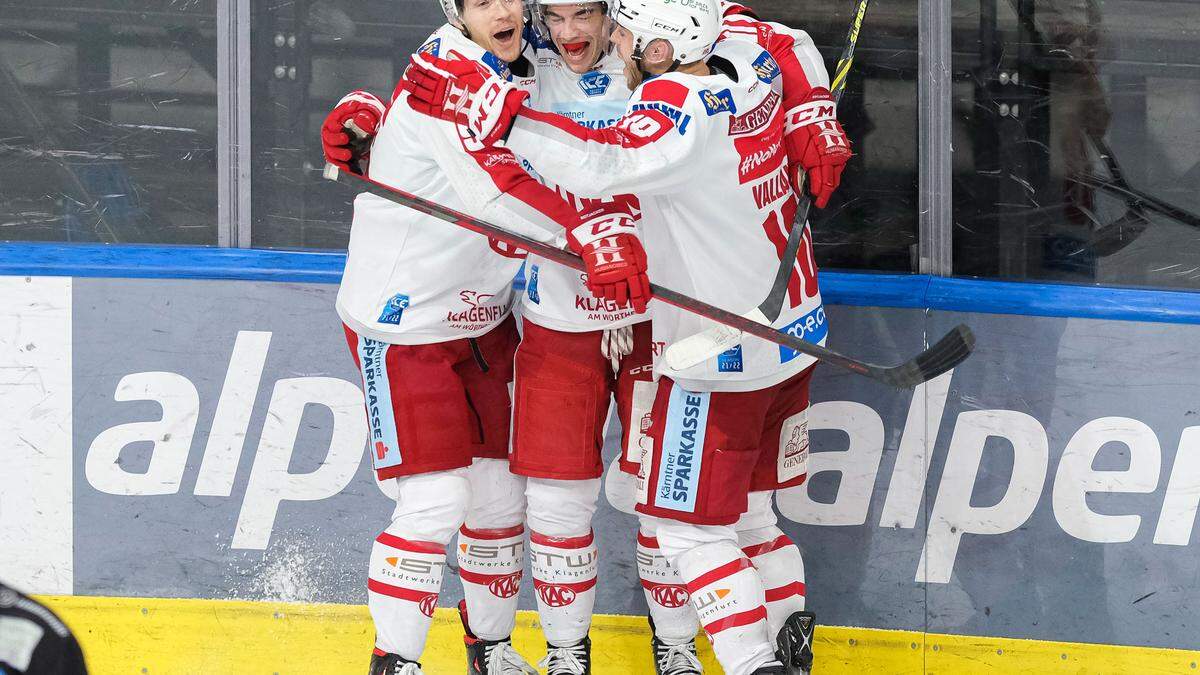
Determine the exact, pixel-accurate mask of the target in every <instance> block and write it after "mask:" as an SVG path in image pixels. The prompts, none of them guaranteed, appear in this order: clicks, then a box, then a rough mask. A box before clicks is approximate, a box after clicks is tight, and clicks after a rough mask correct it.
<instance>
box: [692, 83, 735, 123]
mask: <svg viewBox="0 0 1200 675" xmlns="http://www.w3.org/2000/svg"><path fill="white" fill-rule="evenodd" d="M698 95H699V96H700V102H701V103H703V104H704V109H705V110H706V111H708V115H709V117H712V116H713V115H717V114H720V113H736V112H737V107H736V106H735V105H734V104H733V94H731V93H730V92H729V90H728V89H722V90H721V91H718V92H717V93H715V94H714V93H713V92H711V91H709V90H708V89H701V90H700V91H699V92H698Z"/></svg>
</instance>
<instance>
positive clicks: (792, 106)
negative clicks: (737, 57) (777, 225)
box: [721, 3, 851, 208]
mask: <svg viewBox="0 0 1200 675" xmlns="http://www.w3.org/2000/svg"><path fill="white" fill-rule="evenodd" d="M726 5H727V6H726V12H725V15H724V19H723V21H722V24H721V27H722V37H723V38H725V39H732V40H746V41H749V42H754V43H756V44H758V45H759V46H760V47H762V48H763V49H765V50H767V53H768V54H770V55H771V58H772V59H773V60H774V62H775V65H777V66H778V68H779V72H778V77H779V79H780V81H781V83H782V85H783V109H784V111H785V112H784V143H785V146H786V148H787V152H788V175H789V176H790V177H791V179H792V185H793V186H795V187H796V189H797V191H799V190H800V189H801V177H802V176H807V179H808V180H807V183H808V189H809V192H810V193H811V194H812V195H813V203H814V204H815V205H816V206H817V207H818V208H824V207H825V205H826V204H827V203H828V202H829V198H830V196H832V195H833V192H834V191H835V190H836V189H837V187H838V185H840V184H841V176H842V170H843V168H844V167H845V165H846V162H847V161H849V159H850V156H851V152H850V141H849V139H848V138H847V137H846V133H845V131H844V130H843V129H842V125H841V123H840V122H838V119H837V109H836V106H835V103H834V97H833V95H832V94H831V93H830V91H829V72H828V71H827V70H826V68H825V62H824V60H822V58H821V53H820V51H818V50H817V47H816V45H815V44H813V41H812V38H810V37H809V36H808V33H805V32H804V31H801V30H796V29H794V28H789V27H787V26H784V25H782V24H778V23H773V22H767V21H759V20H758V19H757V18H754V17H753V15H748V14H746V13H742V12H739V11H736V8H738V7H741V6H740V5H736V4H734V3H726ZM730 8H733V9H730ZM767 67H769V64H767Z"/></svg>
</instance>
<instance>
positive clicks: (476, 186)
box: [422, 119, 650, 312]
mask: <svg viewBox="0 0 1200 675" xmlns="http://www.w3.org/2000/svg"><path fill="white" fill-rule="evenodd" d="M428 122H429V124H427V125H422V127H434V128H435V129H436V132H435V133H432V134H430V135H429V138H428V139H427V144H426V147H427V148H429V149H430V150H431V151H432V154H433V156H434V158H435V159H436V160H437V163H438V166H439V167H440V168H441V169H442V171H443V173H444V174H445V175H446V177H447V178H448V179H449V181H450V185H451V187H452V188H453V189H454V191H455V193H456V194H457V195H458V196H459V198H460V199H462V201H463V203H464V204H465V205H466V206H467V211H468V212H469V213H471V214H473V215H476V216H478V217H481V218H482V219H484V220H489V221H492V222H499V223H503V224H504V225H505V226H506V227H509V228H511V229H513V230H514V231H517V232H520V233H522V234H527V235H529V236H532V237H534V238H536V239H538V240H540V241H552V240H562V239H565V240H566V241H567V243H568V245H569V246H570V248H571V250H572V251H574V252H575V253H576V254H578V255H579V256H580V257H582V258H583V260H584V264H585V265H586V268H587V273H588V287H589V288H590V289H591V291H592V293H593V294H595V295H596V296H597V297H601V298H607V299H611V300H614V301H616V302H617V303H618V305H624V304H625V303H626V302H627V301H628V302H630V303H631V305H632V307H633V308H634V309H635V310H636V311H638V312H643V311H645V309H646V302H647V301H648V300H649V299H650V281H649V278H648V277H647V276H646V254H645V251H644V250H643V249H642V244H641V240H640V239H639V238H638V236H637V230H636V228H635V227H634V220H635V214H636V209H635V206H636V203H631V200H622V199H619V198H617V199H611V200H602V201H600V202H594V203H591V204H589V205H588V206H586V207H585V208H584V209H583V211H582V212H580V211H577V210H576V208H575V206H574V205H573V204H571V203H569V202H567V201H566V200H564V199H562V197H560V196H559V195H558V193H557V192H555V191H554V190H552V189H550V188H549V187H547V186H546V185H544V184H542V183H541V182H540V181H538V180H537V179H535V178H534V177H533V176H531V175H530V174H529V172H527V171H526V170H525V169H524V167H523V166H522V165H521V163H520V161H519V160H518V159H517V157H516V156H515V155H514V154H513V152H512V151H511V150H509V149H508V148H504V147H496V146H491V147H475V146H474V145H473V144H472V143H470V142H464V140H465V139H463V138H461V137H460V136H459V133H460V132H459V129H458V128H457V127H456V125H453V124H445V123H444V122H441V121H437V120H433V119H428Z"/></svg>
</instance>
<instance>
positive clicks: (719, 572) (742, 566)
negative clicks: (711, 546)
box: [687, 558, 753, 595]
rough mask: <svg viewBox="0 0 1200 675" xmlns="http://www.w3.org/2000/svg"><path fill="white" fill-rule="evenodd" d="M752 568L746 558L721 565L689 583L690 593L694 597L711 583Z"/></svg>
mask: <svg viewBox="0 0 1200 675" xmlns="http://www.w3.org/2000/svg"><path fill="white" fill-rule="evenodd" d="M751 567H753V565H751V564H750V561H749V560H747V559H746V558H737V559H736V560H730V561H729V562H727V563H725V564H724V565H721V566H720V567H718V568H716V569H712V570H709V571H707V572H705V573H704V574H701V575H700V576H698V577H696V578H695V579H693V580H692V581H689V582H688V583H687V589H688V592H689V593H691V594H692V595H695V594H696V593H697V592H699V591H700V589H702V588H704V587H705V586H707V585H709V584H711V583H714V582H717V581H720V580H721V579H724V578H725V577H728V576H732V575H734V574H737V573H738V572H741V571H742V570H746V569H750V568H751Z"/></svg>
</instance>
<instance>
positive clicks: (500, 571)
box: [337, 0, 646, 675]
mask: <svg viewBox="0 0 1200 675" xmlns="http://www.w3.org/2000/svg"><path fill="white" fill-rule="evenodd" d="M447 1H448V3H449V4H446V5H445V8H446V14H447V18H448V19H449V23H448V24H447V25H444V26H442V27H441V28H439V29H438V30H437V31H435V32H434V34H433V35H432V36H431V37H430V39H429V40H428V41H427V42H426V43H425V45H424V46H423V47H421V50H422V52H423V53H426V54H429V55H432V56H446V57H448V58H451V59H454V60H455V61H456V62H457V63H460V64H468V65H469V67H471V68H478V69H479V70H480V71H486V72H488V73H489V74H494V75H497V76H499V77H501V78H503V79H504V80H505V81H506V82H507V81H510V80H511V79H512V75H511V73H510V70H509V68H508V65H507V61H509V60H515V59H517V57H518V55H519V54H520V50H521V33H522V27H523V26H522V23H523V18H522V7H521V5H520V3H519V2H516V0H465V2H463V3H459V4H455V3H454V2H453V0H447ZM518 84H521V83H518ZM397 96H398V97H400V98H403V97H404V94H403V92H398V93H397ZM470 141H471V139H464V138H462V137H461V136H460V135H459V132H458V129H457V127H456V126H455V125H454V124H451V123H447V122H445V121H441V120H436V119H433V118H430V117H427V116H423V115H417V114H416V113H413V112H412V111H411V110H410V109H409V108H408V107H407V106H403V105H400V106H395V107H393V108H392V109H391V110H390V111H389V113H388V114H387V115H386V116H385V118H384V120H383V122H382V125H381V127H380V128H379V130H378V135H377V136H376V138H375V141H374V144H373V146H372V155H373V156H372V160H371V165H370V169H369V171H370V176H371V178H373V179H376V180H380V181H382V182H385V183H387V184H392V185H397V186H400V187H404V188H407V189H409V190H413V191H415V192H417V193H420V194H422V195H423V196H426V197H428V198H430V199H434V200H436V201H438V202H439V203H442V204H449V205H451V206H453V207H454V208H458V209H460V210H464V211H467V212H470V213H472V214H474V215H477V216H480V217H484V218H489V219H495V220H500V221H502V222H505V223H507V224H509V225H510V226H514V227H518V228H520V229H522V230H523V231H524V232H525V233H527V234H531V235H533V236H537V237H538V238H540V239H542V240H548V239H550V238H551V237H552V236H559V235H561V234H563V233H564V232H565V233H567V234H568V236H567V238H568V240H569V241H570V242H571V245H572V248H573V249H574V250H576V251H577V252H579V253H580V254H581V255H582V256H583V257H584V258H585V260H587V261H588V263H587V269H588V278H589V283H590V287H591V288H593V289H596V291H597V292H599V293H601V294H608V295H612V296H613V297H618V296H620V295H622V294H625V295H628V293H629V288H630V287H631V286H632V287H633V288H634V289H635V295H637V294H638V293H639V292H640V291H641V289H643V288H644V287H645V286H646V281H645V277H644V273H643V270H644V261H645V255H644V253H643V252H642V251H641V249H640V243H639V242H638V241H637V240H636V239H634V238H632V237H629V236H622V235H621V234H620V233H621V232H624V231H628V230H630V229H631V228H630V227H629V226H628V222H629V221H630V220H631V218H630V217H629V216H628V215H627V214H621V213H615V212H612V211H611V210H606V209H605V208H603V207H604V205H601V208H594V209H591V210H590V212H589V214H587V218H581V217H580V216H579V214H578V213H577V212H576V210H575V208H574V207H573V206H571V205H569V204H567V203H566V202H564V201H563V200H561V199H560V198H558V196H557V195H556V194H555V193H554V192H553V191H551V190H549V189H548V188H546V187H545V186H543V185H542V184H541V183H539V182H537V181H536V180H535V179H534V178H532V177H531V176H530V175H529V174H528V173H527V172H526V171H525V170H524V169H523V168H521V166H520V164H519V162H518V161H517V159H516V158H515V157H514V156H513V155H512V153H511V152H509V151H507V150H503V149H497V148H490V147H485V146H483V145H481V144H472V143H471V142H470ZM614 232H616V233H617V234H615V235H614V234H613V233H614ZM521 258H522V256H521V255H520V254H512V253H509V252H507V251H503V250H501V249H500V248H499V247H493V246H492V245H491V244H490V243H489V240H488V239H486V238H484V237H480V236H478V235H476V234H473V233H469V232H466V231H464V230H460V229H457V228H453V227H447V226H446V225H445V224H444V223H441V222H440V221H437V220H435V219H432V218H429V217H426V216H424V215H422V214H419V213H417V212H415V211H411V210H408V209H404V208H402V207H399V206H396V205H394V204H392V203H391V202H388V201H386V200H383V199H380V198H377V197H375V196H373V195H370V194H363V195H360V196H359V197H358V198H357V199H356V200H355V207H354V221H353V226H352V229H351V235H350V244H349V255H348V258H347V262H346V269H345V273H344V276H343V280H342V285H341V288H340V289H339V292H338V298H337V310H338V313H339V315H340V316H341V318H342V321H343V322H344V324H345V332H346V338H347V342H348V344H349V346H350V349H351V352H352V354H353V355H354V358H355V361H356V363H357V364H358V366H359V367H360V370H361V374H362V378H363V387H364V392H365V394H366V411H367V418H368V423H369V426H370V433H371V436H370V438H371V449H372V457H373V459H374V462H375V469H376V475H377V477H378V478H379V479H380V480H382V481H389V482H390V484H391V486H392V487H394V489H395V490H396V509H395V512H394V513H393V515H392V519H391V523H390V524H389V525H388V527H387V528H386V529H385V530H384V531H383V533H381V534H380V535H379V536H378V537H377V539H376V541H375V544H374V546H373V548H372V552H371V563H370V569H369V574H368V604H369V607H370V610H371V615H372V618H373V619H374V622H375V626H376V644H375V651H374V653H373V655H372V659H371V673H372V675H382V674H384V673H386V674H387V675H401V674H403V675H412V674H414V673H419V672H421V671H420V666H419V663H418V659H419V658H420V656H421V653H422V651H423V648H424V642H425V638H426V634H427V632H428V630H429V626H430V623H431V621H432V617H433V610H434V607H435V605H436V602H437V595H438V591H439V589H440V586H441V581H442V574H443V570H444V567H445V558H446V551H445V548H446V545H447V544H448V543H449V541H450V539H451V537H453V536H454V534H455V532H456V531H457V532H459V546H458V550H457V554H458V563H459V569H460V576H461V577H462V579H463V582H464V583H463V587H464V595H465V598H466V601H465V608H464V611H463V623H464V627H465V628H466V630H467V643H468V669H469V672H470V673H472V674H473V675H485V674H486V675H497V674H500V673H506V674H507V673H533V672H536V671H534V670H533V669H532V668H531V667H530V666H529V665H528V664H527V663H526V662H525V661H524V660H523V659H521V658H520V656H519V655H518V654H517V653H516V652H515V651H514V650H513V649H512V646H511V643H510V641H509V636H510V635H511V632H512V630H513V626H514V620H515V619H514V614H515V610H516V602H517V590H518V589H519V587H520V575H521V567H522V564H523V559H524V551H523V548H524V543H523V541H524V527H523V521H524V511H525V503H524V485H523V481H522V480H520V479H519V478H518V477H516V476H514V475H512V474H511V473H510V472H509V471H508V466H507V461H506V457H507V453H508V430H509V421H510V401H509V390H508V386H509V382H510V381H511V379H512V359H513V351H514V349H515V346H516V343H517V332H516V329H515V326H514V323H513V320H512V318H511V316H510V311H509V310H510V304H511V299H512V297H511V296H512V291H511V280H512V278H513V276H514V275H515V273H516V271H517V268H518V266H519V265H520V262H521ZM460 527H461V530H460ZM465 610H469V611H465Z"/></svg>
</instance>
